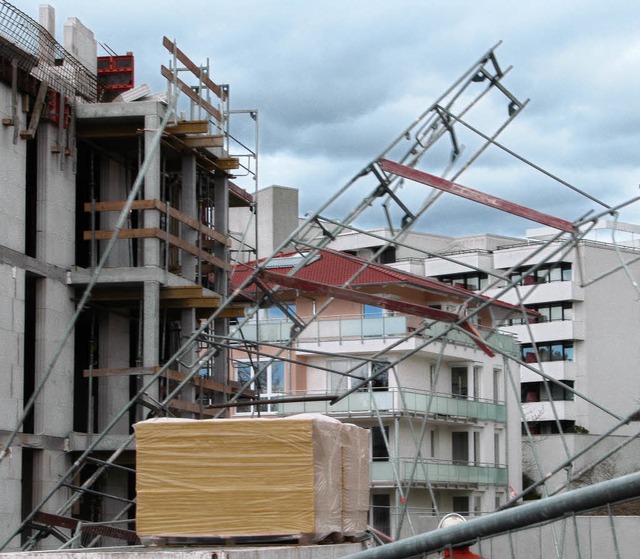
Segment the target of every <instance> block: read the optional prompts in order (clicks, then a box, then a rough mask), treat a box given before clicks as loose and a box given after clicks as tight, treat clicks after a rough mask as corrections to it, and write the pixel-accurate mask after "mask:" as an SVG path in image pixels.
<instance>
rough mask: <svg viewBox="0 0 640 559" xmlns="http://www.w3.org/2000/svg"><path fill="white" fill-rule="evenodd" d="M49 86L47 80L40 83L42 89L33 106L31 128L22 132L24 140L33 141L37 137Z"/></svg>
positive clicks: (39, 90) (21, 135)
mask: <svg viewBox="0 0 640 559" xmlns="http://www.w3.org/2000/svg"><path fill="white" fill-rule="evenodd" d="M48 88H49V84H48V83H47V81H46V80H42V81H41V82H40V88H39V89H38V95H37V96H36V101H35V103H34V105H33V112H32V113H31V119H30V120H29V127H28V128H27V129H26V130H21V131H20V137H21V138H22V139H23V140H31V139H33V138H34V137H35V135H36V130H37V128H38V123H39V122H40V115H41V114H42V107H44V102H45V97H46V96H47V89H48Z"/></svg>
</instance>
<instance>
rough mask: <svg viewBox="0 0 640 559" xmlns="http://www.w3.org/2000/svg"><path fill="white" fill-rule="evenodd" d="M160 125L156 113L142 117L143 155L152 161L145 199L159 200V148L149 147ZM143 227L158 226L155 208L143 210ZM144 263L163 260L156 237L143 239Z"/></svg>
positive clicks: (158, 216)
mask: <svg viewBox="0 0 640 559" xmlns="http://www.w3.org/2000/svg"><path fill="white" fill-rule="evenodd" d="M159 127H160V117H159V116H158V115H147V116H145V119H144V128H145V132H144V157H145V159H151V160H152V161H153V163H152V165H150V167H149V170H148V171H147V174H146V176H145V179H144V197H145V199H146V200H153V199H157V200H160V198H161V192H160V184H161V183H160V180H161V176H160V161H161V158H160V148H159V147H158V148H157V149H156V150H155V151H152V150H151V149H150V146H151V141H152V139H153V136H154V135H155V133H156V131H157V130H158V128H159ZM143 223H144V225H143V226H144V227H146V228H155V227H160V213H159V212H158V211H156V210H145V212H144V221H143ZM143 261H144V265H145V266H160V265H161V262H162V261H163V260H162V258H161V256H160V241H159V240H158V239H144V258H143Z"/></svg>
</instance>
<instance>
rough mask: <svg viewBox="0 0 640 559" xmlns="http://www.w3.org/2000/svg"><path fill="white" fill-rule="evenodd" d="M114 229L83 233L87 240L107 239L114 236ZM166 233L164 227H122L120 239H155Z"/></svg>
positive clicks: (119, 234) (119, 232)
mask: <svg viewBox="0 0 640 559" xmlns="http://www.w3.org/2000/svg"><path fill="white" fill-rule="evenodd" d="M114 231H115V230H113V229H101V230H99V231H93V232H91V231H85V232H84V234H83V237H84V240H85V241H90V240H91V239H96V240H98V241H106V240H109V239H110V238H111V237H113V233H114ZM162 233H164V231H163V230H162V229H159V228H156V227H150V228H146V229H144V228H143V229H120V231H118V239H154V238H157V237H159V235H161V234H162Z"/></svg>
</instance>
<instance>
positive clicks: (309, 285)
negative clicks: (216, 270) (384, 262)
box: [256, 270, 495, 357]
mask: <svg viewBox="0 0 640 559" xmlns="http://www.w3.org/2000/svg"><path fill="white" fill-rule="evenodd" d="M256 275H257V276H258V277H259V278H260V279H263V280H265V281H267V282H271V283H274V284H276V285H281V286H283V287H290V288H292V289H299V290H302V291H307V292H310V293H317V294H320V295H327V296H329V297H335V298H336V299H344V300H346V301H352V302H354V303H362V304H364V305H373V306H376V307H381V308H383V309H387V310H390V311H397V312H401V313H405V314H411V315H413V316H420V317H423V318H430V319H431V320H439V321H441V322H449V323H454V322H459V321H460V317H459V316H458V315H457V314H455V313H452V312H447V311H441V310H439V309H434V308H432V307H425V306H423V305H416V304H415V303H409V302H407V301H397V300H395V299H387V298H386V297H381V296H380V295H373V294H370V293H362V292H361V291H354V290H353V289H348V288H346V287H337V286H334V285H327V284H324V283H319V282H316V281H312V280H306V279H302V278H297V277H295V276H287V275H284V274H278V273H277V272H272V271H270V270H260V271H258V272H257V274H256ZM460 327H461V328H463V329H464V330H466V331H467V332H468V333H469V334H470V335H471V338H472V339H473V341H474V342H475V344H476V345H477V346H478V347H479V348H480V349H481V350H482V351H484V352H485V353H486V354H487V355H488V356H489V357H494V356H495V353H493V351H491V350H490V349H489V348H488V347H487V346H486V345H485V344H484V343H482V341H481V340H480V339H479V338H480V334H479V333H478V332H477V331H476V330H475V328H474V327H473V326H472V325H471V324H470V323H468V322H467V321H466V320H465V321H463V322H462V323H461V324H460Z"/></svg>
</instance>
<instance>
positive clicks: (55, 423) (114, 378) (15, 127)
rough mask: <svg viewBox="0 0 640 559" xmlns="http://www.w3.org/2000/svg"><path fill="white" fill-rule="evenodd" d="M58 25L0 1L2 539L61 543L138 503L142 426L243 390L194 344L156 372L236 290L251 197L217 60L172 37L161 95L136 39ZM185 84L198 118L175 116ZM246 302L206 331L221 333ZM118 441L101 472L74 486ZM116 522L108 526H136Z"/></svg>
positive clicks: (46, 15)
mask: <svg viewBox="0 0 640 559" xmlns="http://www.w3.org/2000/svg"><path fill="white" fill-rule="evenodd" d="M54 28H55V17H54V12H53V9H52V8H51V7H48V6H43V7H41V11H40V24H39V23H37V22H36V21H34V20H32V19H31V18H30V17H29V16H27V15H26V14H24V13H22V12H21V11H20V10H18V9H17V8H16V7H15V6H12V5H11V4H8V3H7V2H4V1H3V2H2V3H1V4H0V112H1V113H2V114H1V117H2V126H1V127H0V158H1V161H2V164H1V168H2V174H1V175H2V176H1V177H0V192H1V195H2V199H3V203H2V204H1V205H0V216H1V218H0V305H1V308H2V311H1V312H0V350H1V352H2V357H3V358H2V360H1V361H0V379H1V380H2V383H3V386H4V387H5V388H4V389H3V390H2V392H1V393H0V433H1V435H2V445H3V446H2V447H0V451H1V452H2V455H3V456H2V457H3V458H4V459H3V460H2V463H1V465H0V495H2V498H1V499H0V540H2V542H3V544H0V545H4V546H6V547H5V551H10V550H12V549H16V548H19V547H20V544H21V543H25V541H27V540H28V539H29V538H30V537H33V538H34V539H36V540H38V539H42V540H43V541H42V542H41V543H40V544H38V545H40V546H44V547H51V546H57V545H60V542H55V541H54V538H53V537H55V536H59V528H60V527H63V528H69V523H72V524H73V520H71V517H72V516H76V517H80V518H86V519H93V520H98V519H100V520H106V519H109V518H114V517H115V516H118V515H120V516H119V518H121V519H122V518H124V519H126V518H127V517H128V516H130V515H132V514H133V510H134V509H133V507H132V506H131V504H132V500H133V498H134V471H133V469H131V468H129V467H128V466H129V465H131V464H132V463H133V456H132V449H133V442H132V429H131V425H132V424H133V423H134V422H135V421H136V420H139V419H141V418H143V417H147V416H148V415H149V413H152V414H153V413H155V412H156V411H157V410H159V409H161V408H164V409H165V410H166V409H167V406H168V407H170V408H171V409H172V413H173V414H174V415H178V416H186V417H189V416H193V414H194V413H197V414H198V417H201V416H202V415H201V413H200V412H201V411H202V410H201V409H200V406H199V404H198V398H199V397H201V396H202V395H203V394H206V397H207V398H211V399H213V400H215V398H216V394H218V393H219V391H231V390H233V387H231V386H229V385H228V384H226V383H225V380H224V379H226V376H227V375H226V372H225V369H226V363H225V360H224V359H217V360H214V359H212V358H211V353H208V354H206V355H204V356H200V355H199V352H198V348H197V347H195V346H194V347H193V348H191V349H190V350H189V351H187V352H185V353H184V354H183V355H182V356H181V359H180V363H181V365H174V366H172V367H171V368H167V369H166V370H165V371H163V374H162V377H161V378H159V375H158V374H157V372H158V370H159V368H160V367H161V366H162V365H163V364H164V363H166V361H167V357H168V356H170V355H173V354H174V353H175V352H176V351H177V350H178V348H180V346H181V345H182V342H183V341H184V337H188V336H189V335H190V334H191V333H192V332H193V330H194V329H195V328H196V325H197V323H198V321H199V319H200V318H201V316H202V315H203V314H204V315H206V316H209V315H210V314H211V310H212V309H214V308H216V307H217V306H218V305H219V303H220V300H221V298H222V297H225V296H226V285H227V272H228V271H229V270H230V264H229V246H230V241H229V236H228V218H227V216H228V210H229V207H233V206H250V205H251V204H252V196H251V195H250V194H248V193H247V191H245V190H243V189H242V188H240V187H238V186H236V185H235V184H234V183H233V182H232V181H231V180H230V179H231V175H230V173H231V172H233V170H234V169H236V168H237V167H238V166H239V165H244V162H242V161H240V160H239V159H238V158H237V157H233V156H232V155H230V149H231V148H230V134H229V123H228V120H227V118H226V114H227V113H228V108H229V99H228V93H229V88H228V87H226V86H220V85H217V84H216V83H214V82H213V80H212V79H211V78H210V77H209V75H208V69H207V68H202V67H200V66H197V65H196V64H194V63H193V62H192V61H191V60H190V59H189V58H188V57H187V56H186V55H185V54H184V53H182V52H181V51H180V50H179V49H178V48H177V47H176V45H174V44H173V43H172V42H171V41H169V40H168V39H165V40H164V47H166V49H167V50H166V54H167V60H168V63H167V67H163V68H162V73H163V75H164V76H165V77H166V78H167V86H168V88H167V92H166V93H165V92H163V93H162V94H161V95H149V94H148V88H145V87H144V86H142V87H140V86H139V87H138V88H136V87H135V84H134V82H133V77H134V76H133V56H132V55H131V53H128V54H127V55H126V56H108V57H100V58H97V56H96V41H95V39H94V37H93V33H92V32H91V31H89V30H88V29H87V28H85V27H84V26H83V25H82V23H81V22H80V21H79V20H77V19H75V18H71V19H69V20H68V22H67V24H66V25H65V45H64V47H63V46H62V45H60V44H58V43H57V42H56V40H55V39H54V37H53V35H54ZM158 48H159V49H162V45H158ZM70 53H74V54H73V55H72V54H70ZM187 82H192V83H193V82H195V83H196V84H198V87H197V88H195V89H196V90H197V93H194V88H191V87H190V86H189V85H187ZM183 92H186V93H183ZM180 94H181V97H182V99H187V100H188V102H189V103H190V106H189V107H188V108H187V110H186V111H185V113H187V112H188V113H189V115H190V117H189V118H187V117H185V116H184V114H185V113H183V115H182V117H179V116H177V113H178V112H179V111H180V108H179V107H178V108H177V107H176V98H177V97H178V96H179V95H180ZM245 170H246V169H245ZM98 272H100V273H98ZM237 312H238V311H237V310H235V309H228V310H226V311H225V313H222V314H221V315H220V316H219V317H218V318H217V319H216V321H215V324H213V323H212V324H211V328H212V329H215V330H216V331H218V332H224V331H225V328H226V327H227V321H228V318H229V317H230V316H234V315H235V314H237ZM74 325H75V327H74ZM195 362H197V363H198V368H200V369H203V368H206V369H207V370H208V371H209V370H210V374H209V372H208V373H207V378H202V377H199V376H197V375H196V377H195V378H196V379H198V381H197V388H196V381H195V380H193V378H192V377H191V376H188V375H187V374H186V371H189V370H190V368H191V367H193V366H194V363H195ZM214 363H215V364H214ZM192 376H193V375H192ZM176 388H177V389H176ZM163 401H165V404H162V402H163ZM130 402H131V403H130ZM109 426H110V428H109V430H108V433H109V434H108V436H103V437H101V438H99V437H96V435H95V434H96V433H101V432H103V431H104V430H105V428H106V427H109ZM117 450H119V453H118V458H117V459H116V460H113V462H114V463H115V465H116V467H115V468H111V470H110V473H109V474H108V475H106V476H104V477H103V478H102V481H101V482H100V487H99V488H96V487H95V486H94V487H93V490H92V491H91V492H82V493H77V492H76V489H77V488H78V487H79V486H82V485H83V483H84V482H85V481H86V480H87V479H88V478H90V477H91V476H92V475H93V474H94V473H95V472H96V470H97V469H99V468H100V466H101V460H102V459H104V458H105V457H106V456H110V455H111V454H112V453H113V452H114V451H117ZM79 456H85V457H86V459H83V460H82V462H83V464H85V465H84V467H82V468H81V469H78V470H77V471H74V468H73V464H74V461H75V460H76V459H77V458H78V457H79ZM69 473H70V474H71V475H70V476H69V475H68V474H69ZM61 480H62V481H61ZM105 495H108V496H105ZM46 499H48V503H47V505H46V506H45V507H44V509H42V510H40V508H39V507H38V506H37V505H38V503H41V502H43V500H46ZM123 505H124V512H122V511H123ZM32 511H39V512H36V513H35V514H34V513H33V512H32ZM44 511H46V513H45V512H44ZM21 520H25V522H26V524H25V525H24V526H23V527H22V529H21V528H19V526H20V521H21ZM122 528H123V530H122V532H121V533H118V532H117V531H116V532H114V531H112V532H110V533H109V534H108V535H112V536H115V537H117V538H118V539H119V541H120V542H121V543H122V540H125V541H135V537H134V536H135V534H134V535H133V536H132V533H128V532H127V530H126V528H127V525H126V524H124V525H122ZM18 532H19V533H18ZM52 535H53V537H52ZM95 535H96V533H95V532H94V533H93V534H89V535H86V536H85V537H89V538H90V537H92V536H93V537H95ZM103 535H104V533H103ZM109 541H115V540H113V539H111V540H109Z"/></svg>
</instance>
